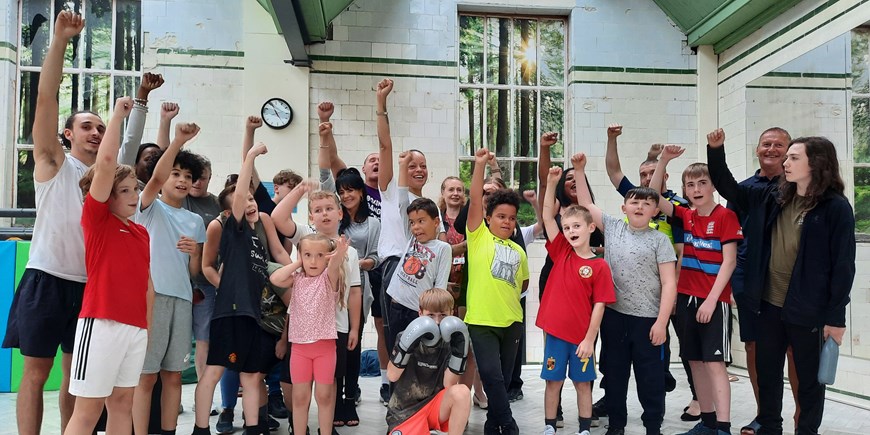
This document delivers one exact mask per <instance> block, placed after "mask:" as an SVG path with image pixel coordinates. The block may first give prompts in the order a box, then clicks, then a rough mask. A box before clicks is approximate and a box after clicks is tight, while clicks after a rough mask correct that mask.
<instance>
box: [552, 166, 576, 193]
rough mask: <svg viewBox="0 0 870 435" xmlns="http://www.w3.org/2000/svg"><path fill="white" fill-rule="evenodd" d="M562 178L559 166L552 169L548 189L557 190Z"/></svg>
mask: <svg viewBox="0 0 870 435" xmlns="http://www.w3.org/2000/svg"><path fill="white" fill-rule="evenodd" d="M572 161H573V159H572ZM560 178H562V168H560V167H558V166H553V167H552V168H550V170H549V171H548V172H547V185H548V187H547V188H548V189H549V188H550V187H549V186H553V188H554V189H555V188H556V183H558V182H559V179H560Z"/></svg>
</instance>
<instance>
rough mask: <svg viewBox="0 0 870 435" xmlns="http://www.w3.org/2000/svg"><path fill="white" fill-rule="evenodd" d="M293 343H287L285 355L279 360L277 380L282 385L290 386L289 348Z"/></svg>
mask: <svg viewBox="0 0 870 435" xmlns="http://www.w3.org/2000/svg"><path fill="white" fill-rule="evenodd" d="M291 347H293V343H287V353H285V354H284V359H283V360H281V378H280V379H278V380H279V381H280V382H281V383H283V384H292V383H293V382H292V381H291V380H290V348H291Z"/></svg>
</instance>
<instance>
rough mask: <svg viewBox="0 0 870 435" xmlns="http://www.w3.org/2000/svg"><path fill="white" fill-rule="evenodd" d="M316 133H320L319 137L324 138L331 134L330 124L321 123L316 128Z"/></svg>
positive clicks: (327, 122)
mask: <svg viewBox="0 0 870 435" xmlns="http://www.w3.org/2000/svg"><path fill="white" fill-rule="evenodd" d="M317 129H318V132H319V133H320V137H326V136H328V135H330V134H332V123H331V122H329V121H326V122H321V123H320V125H319V126H317Z"/></svg>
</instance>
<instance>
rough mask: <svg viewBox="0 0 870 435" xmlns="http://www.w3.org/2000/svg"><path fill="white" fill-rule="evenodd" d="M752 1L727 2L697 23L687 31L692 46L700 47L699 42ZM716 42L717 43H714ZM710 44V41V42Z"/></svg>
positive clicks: (735, 0)
mask: <svg viewBox="0 0 870 435" xmlns="http://www.w3.org/2000/svg"><path fill="white" fill-rule="evenodd" d="M750 2H751V0H727V1H725V2H723V3H722V4H721V5H719V6H718V7H717V8H716V9H714V10H713V11H712V12H710V13H709V14H708V15H707V16H706V17H704V18H703V19H701V20H700V21H698V22H697V23H695V25H694V26H692V27H691V28H690V29H689V30H687V31H686V37H687V38H688V42H689V45H690V46H693V47H694V46H697V45H699V41H701V40H702V38H703V37H704V36H706V35H708V34H709V33H711V32H713V31H714V30H716V28H717V27H719V26H721V25H722V24H723V23H725V22H726V21H727V20H728V19H729V18H731V17H733V16H734V14H736V13H737V12H738V11H739V10H740V9H743V8H744V7H746V6H747V5H748V4H749V3H750ZM712 42H715V41H712ZM708 43H709V41H708Z"/></svg>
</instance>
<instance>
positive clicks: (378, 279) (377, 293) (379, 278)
mask: <svg viewBox="0 0 870 435" xmlns="http://www.w3.org/2000/svg"><path fill="white" fill-rule="evenodd" d="M382 266H383V265H379V266H378V267H376V268H374V269H372V270H370V271H368V272H366V273H367V274H368V278H369V285H370V286H371V288H372V298H373V300H372V317H377V318H381V317H383V315H382V314H381V313H382V312H383V311H381V308H382V307H381V294H382V292H383V291H384V290H383V288H382V287H383V286H382V285H381V284H382V283H383V281H384V271H383V267H382ZM363 320H365V319H363Z"/></svg>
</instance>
